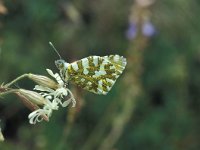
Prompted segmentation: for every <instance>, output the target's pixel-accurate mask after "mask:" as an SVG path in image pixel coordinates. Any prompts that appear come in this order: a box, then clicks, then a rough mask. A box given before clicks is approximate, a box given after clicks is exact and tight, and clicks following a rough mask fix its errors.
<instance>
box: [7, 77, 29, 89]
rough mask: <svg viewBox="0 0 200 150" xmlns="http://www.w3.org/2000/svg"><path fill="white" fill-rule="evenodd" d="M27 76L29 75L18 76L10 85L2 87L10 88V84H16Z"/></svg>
mask: <svg viewBox="0 0 200 150" xmlns="http://www.w3.org/2000/svg"><path fill="white" fill-rule="evenodd" d="M28 75H29V74H23V75H21V76H19V77H18V78H16V79H14V80H13V81H11V82H10V83H7V84H6V85H4V87H6V88H7V87H9V86H11V85H12V84H14V83H15V82H17V81H19V80H21V79H23V78H25V77H28Z"/></svg>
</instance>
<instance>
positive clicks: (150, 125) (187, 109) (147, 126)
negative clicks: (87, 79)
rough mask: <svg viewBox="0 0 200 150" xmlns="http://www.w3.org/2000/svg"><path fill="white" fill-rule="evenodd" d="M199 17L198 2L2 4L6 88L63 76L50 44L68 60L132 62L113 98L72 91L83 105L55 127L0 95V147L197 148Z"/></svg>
mask: <svg viewBox="0 0 200 150" xmlns="http://www.w3.org/2000/svg"><path fill="white" fill-rule="evenodd" d="M150 3H151V4H150ZM199 14H200V2H199V1H198V0H193V1H188V0H182V1H180V0H167V1H159V0H157V1H153V0H136V1H123V0H97V1H94V0H85V1H81V0H71V1H67V0H57V1H55V0H48V1H47V0H46V1H45V0H40V1H39V0H26V1H16V0H12V1H3V0H0V83H3V82H5V83H7V82H9V81H11V80H12V79H14V78H16V77H17V76H19V75H21V74H24V73H29V72H31V73H36V74H44V75H46V74H47V73H46V70H45V69H46V68H51V69H52V70H54V72H56V71H57V69H56V67H55V65H54V61H55V60H56V59H58V56H57V55H56V53H55V52H54V51H53V50H52V48H51V47H50V46H49V45H48V42H49V41H52V42H53V43H54V44H55V46H56V48H57V49H58V50H59V52H60V54H61V56H62V57H63V58H64V59H65V60H66V61H68V62H72V61H74V60H77V59H81V58H83V57H86V56H89V55H100V56H104V55H109V54H119V55H123V56H125V57H127V58H128V66H127V69H126V70H125V71H124V73H123V75H122V77H120V78H119V79H118V81H117V82H116V85H115V86H114V87H113V89H112V90H111V91H110V93H109V94H108V95H106V96H100V95H95V94H92V93H89V92H86V91H83V90H81V89H78V88H76V86H73V85H70V87H71V89H72V91H73V93H74V95H75V97H76V100H77V106H76V107H75V108H69V107H68V108H61V109H59V110H58V111H56V112H54V113H53V115H52V117H51V118H50V121H49V122H44V121H43V122H41V123H38V124H36V125H30V124H29V123H28V118H27V116H28V114H29V113H30V110H29V109H27V108H26V107H25V106H24V105H23V104H22V103H21V101H20V100H19V99H18V98H17V97H16V96H14V95H13V96H6V97H3V98H0V120H1V122H0V126H1V129H2V132H3V134H4V137H5V141H4V142H1V143H0V149H2V150H11V149H16V150H18V149H20V150H23V149H24V150H26V149H52V150H55V149H57V150H70V149H84V150H93V149H99V150H105V149H110V150H111V149H117V150H124V149H125V150H132V149H141V150H143V149H144V150H146V149H148V150H155V149H159V150H198V149H200V142H199V139H200V132H199V131H200V130H199V126H200V119H199V114H200V100H199V99H200V19H199ZM16 86H17V87H25V88H27V89H32V88H33V86H34V84H33V82H31V81H29V80H28V79H27V80H26V79H25V80H23V81H21V82H19V83H18V84H17V85H16Z"/></svg>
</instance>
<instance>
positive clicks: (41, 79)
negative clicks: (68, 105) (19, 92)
mask: <svg viewBox="0 0 200 150" xmlns="http://www.w3.org/2000/svg"><path fill="white" fill-rule="evenodd" d="M28 78H30V79H31V80H33V81H35V82H36V83H37V84H39V85H42V86H44V87H49V88H52V89H56V88H58V84H57V83H56V82H55V81H54V80H52V79H50V78H48V77H46V76H42V75H35V74H31V73H29V75H28Z"/></svg>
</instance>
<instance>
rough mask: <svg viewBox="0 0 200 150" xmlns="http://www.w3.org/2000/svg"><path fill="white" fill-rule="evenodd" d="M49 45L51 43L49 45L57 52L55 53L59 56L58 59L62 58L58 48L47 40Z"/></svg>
mask: <svg viewBox="0 0 200 150" xmlns="http://www.w3.org/2000/svg"><path fill="white" fill-rule="evenodd" d="M49 45H51V47H52V48H53V49H54V51H55V52H56V53H57V55H58V56H59V58H60V59H62V57H61V56H60V54H59V53H58V50H57V49H56V48H55V47H54V45H53V44H52V43H51V42H49Z"/></svg>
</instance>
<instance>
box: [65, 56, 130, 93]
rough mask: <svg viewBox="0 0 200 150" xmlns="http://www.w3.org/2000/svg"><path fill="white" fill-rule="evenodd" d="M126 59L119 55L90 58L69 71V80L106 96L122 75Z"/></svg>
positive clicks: (74, 63) (82, 60) (73, 64)
mask: <svg viewBox="0 0 200 150" xmlns="http://www.w3.org/2000/svg"><path fill="white" fill-rule="evenodd" d="M125 66H126V59H125V58H124V57H122V56H119V55H110V56H103V57H100V56H89V57H86V58H83V59H81V60H78V61H76V62H73V63H71V64H70V65H69V67H68V69H67V73H68V76H69V77H70V78H69V80H70V81H72V82H74V83H75V84H77V85H78V86H80V87H81V88H83V89H85V90H88V91H90V92H93V93H95V94H103V95H106V94H107V93H108V92H109V91H110V90H111V88H112V86H113V85H114V83H115V82H116V80H117V78H118V77H119V76H120V75H121V74H122V72H123V70H124V68H125Z"/></svg>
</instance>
